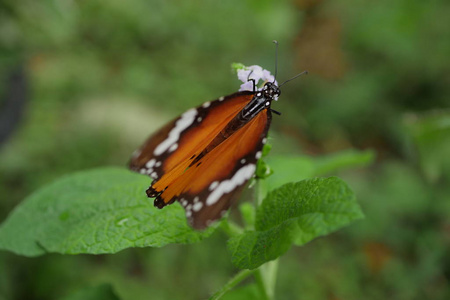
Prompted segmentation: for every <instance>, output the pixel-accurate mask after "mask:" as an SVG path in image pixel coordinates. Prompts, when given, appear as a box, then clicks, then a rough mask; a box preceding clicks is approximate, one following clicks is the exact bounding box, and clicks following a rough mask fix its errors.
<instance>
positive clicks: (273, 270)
mask: <svg viewBox="0 0 450 300" xmlns="http://www.w3.org/2000/svg"><path fill="white" fill-rule="evenodd" d="M259 271H260V273H261V277H262V278H261V279H262V280H263V282H264V287H265V292H266V295H267V299H273V298H274V296H275V284H276V282H277V271H278V259H275V260H272V261H269V262H267V263H265V264H264V265H262V266H261V267H259Z"/></svg>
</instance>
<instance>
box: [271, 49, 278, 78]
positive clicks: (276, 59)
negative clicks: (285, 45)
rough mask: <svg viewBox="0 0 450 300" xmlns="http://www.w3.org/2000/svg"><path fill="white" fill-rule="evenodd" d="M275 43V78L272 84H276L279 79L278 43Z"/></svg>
mask: <svg viewBox="0 0 450 300" xmlns="http://www.w3.org/2000/svg"><path fill="white" fill-rule="evenodd" d="M273 43H274V44H275V76H274V78H273V82H272V83H275V80H276V79H277V74H278V41H277V40H273Z"/></svg>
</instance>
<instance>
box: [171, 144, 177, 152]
mask: <svg viewBox="0 0 450 300" xmlns="http://www.w3.org/2000/svg"><path fill="white" fill-rule="evenodd" d="M177 148H178V144H173V145H172V146H170V148H169V152H173V151H175V150H177Z"/></svg>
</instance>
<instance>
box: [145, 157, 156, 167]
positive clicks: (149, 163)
mask: <svg viewBox="0 0 450 300" xmlns="http://www.w3.org/2000/svg"><path fill="white" fill-rule="evenodd" d="M155 162H156V159H154V158H152V159H150V160H149V161H148V162H147V164H145V166H146V167H147V168H149V169H151V168H153V166H154V165H155Z"/></svg>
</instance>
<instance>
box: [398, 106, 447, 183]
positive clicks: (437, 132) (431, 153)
mask: <svg viewBox="0 0 450 300" xmlns="http://www.w3.org/2000/svg"><path fill="white" fill-rule="evenodd" d="M405 125H406V133H407V134H408V136H409V137H410V139H411V141H412V142H413V144H414V149H411V150H412V152H413V153H414V154H415V158H417V159H418V161H419V165H420V167H421V168H422V170H423V171H424V173H425V175H426V177H427V179H429V180H430V181H432V182H437V181H438V180H439V179H441V178H442V177H445V176H448V175H449V174H450V160H449V159H448V154H449V153H450V110H440V111H433V112H428V113H423V114H421V115H415V114H409V115H407V117H406V118H405Z"/></svg>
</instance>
